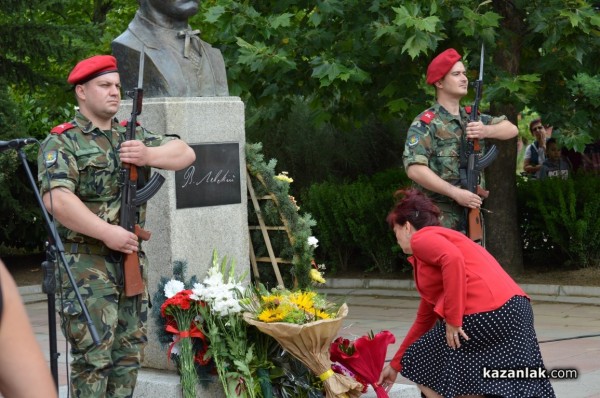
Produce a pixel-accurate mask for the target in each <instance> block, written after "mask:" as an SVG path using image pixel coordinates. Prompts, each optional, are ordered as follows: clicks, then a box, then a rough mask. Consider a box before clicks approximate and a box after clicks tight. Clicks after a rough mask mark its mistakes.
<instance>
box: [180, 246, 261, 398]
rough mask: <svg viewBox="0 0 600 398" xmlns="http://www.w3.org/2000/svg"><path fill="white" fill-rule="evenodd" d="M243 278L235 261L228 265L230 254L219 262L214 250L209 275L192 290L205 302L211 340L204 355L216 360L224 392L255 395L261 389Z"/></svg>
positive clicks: (206, 330) (206, 328)
mask: <svg viewBox="0 0 600 398" xmlns="http://www.w3.org/2000/svg"><path fill="white" fill-rule="evenodd" d="M243 279H244V278H243V277H242V278H240V279H239V280H237V279H236V276H235V273H234V264H233V262H231V263H230V264H229V265H227V258H223V260H222V261H221V263H219V261H218V258H217V253H216V251H215V252H213V264H212V267H211V268H210V269H209V271H208V276H207V277H206V278H205V279H204V280H203V281H202V282H201V283H195V284H194V288H193V289H192V293H193V296H194V297H195V298H197V299H198V300H200V301H202V302H204V303H206V305H205V306H201V307H200V308H199V310H200V314H201V315H202V318H203V322H204V326H203V331H204V333H205V334H206V336H207V337H208V340H209V342H210V345H209V348H208V351H207V352H206V355H205V359H209V358H212V360H213V361H214V363H215V366H216V368H217V372H218V375H219V380H220V381H221V384H222V385H223V388H224V390H225V396H226V397H250V398H253V397H255V396H256V394H257V389H258V386H257V382H256V378H255V377H254V376H255V375H254V374H253V369H254V362H255V360H256V358H255V353H254V344H252V343H250V341H249V338H248V334H247V326H246V324H245V323H244V321H243V319H242V314H241V310H242V308H241V307H240V304H239V300H240V299H241V298H242V296H243V292H244V290H245V289H244V287H243V286H242V284H241V282H240V281H241V280H243Z"/></svg>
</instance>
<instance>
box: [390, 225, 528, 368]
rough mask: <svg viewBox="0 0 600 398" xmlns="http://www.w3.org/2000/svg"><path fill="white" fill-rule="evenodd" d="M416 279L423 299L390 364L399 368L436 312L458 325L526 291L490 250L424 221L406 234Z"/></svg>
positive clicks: (430, 323)
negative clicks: (467, 316)
mask: <svg viewBox="0 0 600 398" xmlns="http://www.w3.org/2000/svg"><path fill="white" fill-rule="evenodd" d="M410 243H411V247H412V250H413V253H412V254H413V255H412V257H410V258H409V259H408V260H409V261H410V263H411V264H412V266H413V273H414V278H415V284H416V287H417V290H418V292H419V294H420V295H421V302H420V303H419V309H418V310H417V318H416V320H415V322H414V323H413V325H412V327H411V328H410V330H409V331H408V334H407V335H406V337H405V338H404V341H403V342H402V344H401V345H400V348H399V349H398V352H396V355H395V356H394V359H392V362H391V363H390V365H391V366H392V367H393V368H394V369H396V370H398V371H400V369H401V367H402V365H401V364H400V360H401V359H402V355H404V352H405V351H406V349H407V348H408V347H409V346H410V345H411V344H412V343H414V342H415V341H416V340H417V339H419V338H420V337H421V336H422V335H423V334H425V333H426V332H427V331H428V330H429V329H431V328H432V327H433V326H434V325H435V322H436V320H437V319H438V318H444V319H445V320H446V322H447V323H449V324H451V325H454V326H462V319H463V316H464V315H470V314H475V313H478V312H486V311H492V310H496V309H498V308H500V307H502V305H504V303H506V302H507V301H508V300H509V299H510V298H511V297H513V296H525V297H528V296H527V294H525V292H524V291H523V289H521V288H520V287H519V285H517V283H516V282H515V281H513V280H512V278H511V277H510V276H509V275H508V274H507V273H506V272H505V271H504V269H502V267H501V266H500V264H498V262H497V261H496V259H495V258H494V257H492V255H491V254H490V253H488V252H487V251H486V250H485V249H484V248H483V247H481V246H480V245H478V244H477V243H475V242H473V241H472V240H471V239H469V238H468V237H466V236H465V235H463V234H462V233H460V232H457V231H454V230H452V229H448V228H443V227H425V228H423V229H420V230H419V231H417V232H415V233H414V234H413V236H412V238H411V240H410Z"/></svg>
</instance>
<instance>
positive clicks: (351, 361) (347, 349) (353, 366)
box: [329, 330, 396, 398]
mask: <svg viewBox="0 0 600 398" xmlns="http://www.w3.org/2000/svg"><path fill="white" fill-rule="evenodd" d="M395 341H396V338H395V337H394V335H393V334H392V333H390V332H388V331H387V330H384V331H383V332H379V333H377V334H376V335H375V336H373V333H370V334H369V335H367V336H362V337H360V338H358V339H356V340H355V341H354V342H350V340H348V339H344V338H342V337H338V338H337V339H335V340H334V341H333V343H332V344H331V346H330V348H329V354H330V355H331V360H332V361H335V362H338V363H340V364H341V365H343V366H344V367H345V368H347V369H349V370H350V371H352V372H353V373H354V374H355V375H357V376H358V377H357V379H360V380H365V381H367V382H368V383H369V384H371V385H372V386H373V388H374V389H375V393H376V394H377V398H388V394H387V392H386V391H385V389H384V388H383V387H382V386H380V385H378V384H377V381H378V380H379V376H380V375H381V370H382V369H383V365H384V362H385V354H386V352H387V347H388V345H390V344H392V343H394V342H395Z"/></svg>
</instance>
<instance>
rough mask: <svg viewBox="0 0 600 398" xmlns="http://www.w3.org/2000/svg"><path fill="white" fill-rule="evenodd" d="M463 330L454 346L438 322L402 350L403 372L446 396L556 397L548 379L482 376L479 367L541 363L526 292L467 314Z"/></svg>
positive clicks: (444, 328) (503, 366)
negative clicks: (486, 309) (492, 306)
mask: <svg viewBox="0 0 600 398" xmlns="http://www.w3.org/2000/svg"><path fill="white" fill-rule="evenodd" d="M463 330H464V331H465V333H466V334H467V336H469V338H470V340H469V341H466V340H464V339H463V338H462V337H461V347H460V348H458V349H456V350H453V349H452V348H450V347H449V346H448V344H447V343H446V325H445V323H444V322H439V323H438V324H437V325H436V326H435V327H433V328H432V329H431V330H430V331H428V332H427V333H425V334H424V335H423V336H422V337H421V338H420V339H419V340H417V341H415V342H414V343H413V344H412V345H411V346H410V347H409V348H408V349H407V350H406V352H405V354H404V356H403V357H402V372H401V373H402V375H403V376H404V377H406V378H407V379H409V380H411V381H413V382H415V383H417V384H422V385H425V386H427V387H429V388H431V389H433V390H434V391H436V392H437V393H438V394H441V395H443V396H444V397H445V398H452V397H456V396H458V395H469V394H481V395H483V394H485V395H491V396H499V397H505V398H513V397H514V398H526V397H539V398H549V397H555V395H554V390H553V389H552V386H551V384H550V381H549V380H548V379H541V378H540V379H533V378H529V379H525V378H521V379H517V378H511V379H509V378H495V379H494V378H484V368H487V369H496V370H499V369H523V368H530V369H535V370H537V369H538V368H544V363H543V361H542V355H541V353H540V347H539V345H538V342H537V337H536V335H535V330H534V329H533V311H532V309H531V305H530V303H529V300H527V298H525V297H521V296H514V297H513V298H511V299H510V300H508V301H507V302H506V303H505V304H504V305H503V306H502V307H500V308H499V309H497V310H495V311H490V312H483V313H479V314H473V315H466V316H465V317H464V318H463Z"/></svg>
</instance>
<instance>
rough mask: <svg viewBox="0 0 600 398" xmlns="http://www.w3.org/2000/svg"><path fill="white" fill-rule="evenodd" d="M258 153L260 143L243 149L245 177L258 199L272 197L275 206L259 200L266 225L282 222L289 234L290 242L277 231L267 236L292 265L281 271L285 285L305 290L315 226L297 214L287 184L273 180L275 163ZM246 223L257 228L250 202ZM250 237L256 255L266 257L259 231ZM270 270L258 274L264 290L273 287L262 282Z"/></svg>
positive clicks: (269, 202) (274, 284)
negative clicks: (309, 242)
mask: <svg viewBox="0 0 600 398" xmlns="http://www.w3.org/2000/svg"><path fill="white" fill-rule="evenodd" d="M261 150H262V144H261V143H256V144H251V143H249V144H247V145H246V163H247V166H248V173H250V175H251V176H252V177H254V178H252V181H253V182H254V184H253V187H254V191H255V193H256V196H257V197H262V196H266V195H270V194H273V195H274V196H275V199H276V201H277V203H274V201H271V200H259V204H260V206H261V214H262V216H263V218H264V220H265V222H266V223H267V225H268V226H283V225H284V223H283V220H285V222H286V223H287V227H288V228H289V232H290V234H291V242H290V239H289V238H288V236H287V232H286V231H276V233H270V235H269V237H270V239H271V244H272V246H273V250H274V252H275V254H276V256H277V257H280V258H283V259H285V260H290V261H292V268H291V269H290V270H289V273H286V272H283V271H284V269H282V267H280V271H282V272H281V273H282V278H283V279H284V283H285V284H286V287H288V288H289V287H292V286H293V287H294V288H300V289H305V288H307V287H309V286H310V284H311V281H310V277H309V271H310V268H311V266H312V265H311V263H312V260H313V256H314V248H313V247H312V246H310V245H309V244H308V238H309V237H310V236H311V235H312V231H311V228H312V227H314V226H315V225H316V223H315V221H314V219H313V218H312V215H311V214H309V213H304V214H300V213H299V211H298V210H299V208H298V207H297V205H296V204H295V202H294V199H293V198H292V197H291V196H290V194H289V189H290V183H289V182H287V181H284V180H282V179H278V178H276V174H275V166H276V164H277V161H276V160H275V159H271V160H270V161H269V162H268V163H266V162H265V160H264V155H263V154H262V153H261ZM259 179H262V181H263V182H264V184H265V185H263V184H262V183H260V182H259ZM248 222H249V224H250V225H258V219H257V217H256V212H255V210H254V206H253V205H252V202H251V201H250V200H249V201H248ZM250 236H251V240H252V242H251V244H252V246H253V248H254V250H255V253H256V255H257V256H259V257H260V256H268V253H267V249H266V246H265V242H264V239H263V236H262V233H261V231H253V232H252V233H251V234H250ZM269 268H271V265H270V264H268V266H267V267H263V269H261V270H260V274H261V282H262V283H263V284H265V285H267V286H269V285H271V287H275V286H276V283H275V282H273V281H270V280H263V276H262V275H263V274H264V275H265V277H267V276H268V275H269V272H268V271H269ZM263 270H264V271H265V272H264V273H263Z"/></svg>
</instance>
